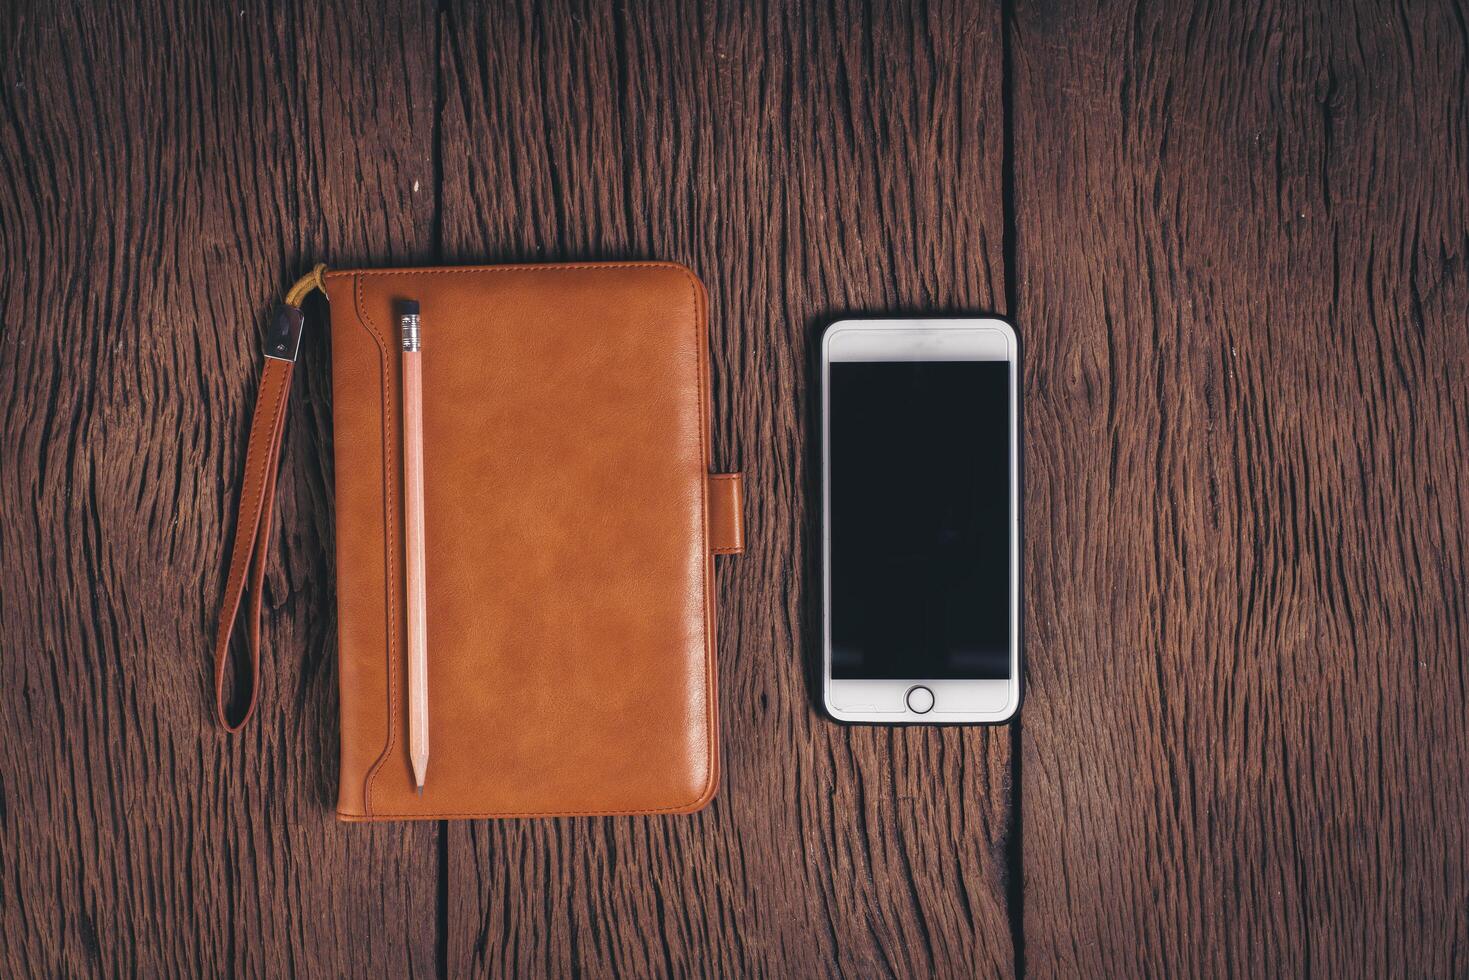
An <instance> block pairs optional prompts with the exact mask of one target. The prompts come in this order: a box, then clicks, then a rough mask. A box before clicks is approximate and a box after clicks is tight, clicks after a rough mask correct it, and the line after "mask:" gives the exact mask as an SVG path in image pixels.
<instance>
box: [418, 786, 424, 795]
mask: <svg viewBox="0 0 1469 980" xmlns="http://www.w3.org/2000/svg"><path fill="white" fill-rule="evenodd" d="M418 795H419V796H422V795H423V783H419V784H418Z"/></svg>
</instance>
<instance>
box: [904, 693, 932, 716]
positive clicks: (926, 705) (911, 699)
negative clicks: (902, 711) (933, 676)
mask: <svg viewBox="0 0 1469 980" xmlns="http://www.w3.org/2000/svg"><path fill="white" fill-rule="evenodd" d="M908 710H909V711H911V712H913V713H914V714H915V715H926V714H928V713H929V712H930V711H932V710H933V692H932V691H930V690H929V689H928V688H926V687H915V688H913V689H912V690H910V691H909V692H908Z"/></svg>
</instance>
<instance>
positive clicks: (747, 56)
mask: <svg viewBox="0 0 1469 980" xmlns="http://www.w3.org/2000/svg"><path fill="white" fill-rule="evenodd" d="M444 30H445V43H444V45H443V51H444V60H443V63H442V72H443V76H444V85H443V93H444V112H443V120H442V147H443V149H442V176H443V185H442V222H441V228H442V235H443V238H442V245H443V251H442V257H443V258H444V259H445V260H446V261H481V260H484V259H494V260H539V259H560V260H567V259H583V258H640V257H649V258H659V259H672V260H676V261H681V262H684V263H687V264H688V265H689V266H691V267H692V268H693V269H694V270H695V271H696V272H698V274H699V275H700V276H701V277H702V278H703V279H704V281H705V283H706V285H707V286H708V288H709V293H710V307H711V319H712V322H711V346H712V356H713V362H714V372H713V377H714V403H715V423H714V430H715V447H714V457H715V459H714V462H715V465H716V467H717V468H742V469H743V470H744V471H745V474H746V481H747V483H746V487H747V498H748V505H747V510H746V520H747V522H748V529H749V534H748V542H747V550H746V553H745V554H744V556H743V557H741V558H738V559H735V560H732V561H728V562H725V561H721V562H720V563H719V569H718V576H719V585H720V589H719V600H720V610H719V643H720V650H719V667H720V675H719V680H720V712H721V725H722V733H723V734H722V738H723V766H724V775H723V782H722V786H721V790H720V795H719V797H718V798H717V799H716V800H715V802H714V804H713V805H712V806H711V808H710V809H709V810H708V811H706V812H705V813H703V814H701V815H698V816H695V817H693V818H661V819H617V820H559V821H549V822H523V821H521V822H504V823H474V824H454V825H451V826H450V827H449V839H448V861H447V889H448V910H447V921H448V928H449V932H448V936H447V959H448V969H449V973H450V974H451V975H510V976H514V975H520V976H530V975H545V976H564V975H572V974H576V973H586V974H590V975H594V976H605V975H613V974H617V973H622V974H626V975H632V976H660V975H674V976H682V975H690V974H693V975H716V976H721V975H722V976H741V975H766V976H791V977H794V976H801V977H809V976H822V975H846V976H863V977H867V976H883V975H901V976H929V975H984V976H1002V975H1009V974H1010V973H1011V972H1012V970H1013V966H1014V957H1013V951H1012V946H1011V931H1010V930H1011V926H1010V919H1009V909H1008V902H1007V859H1008V855H1007V847H1008V844H1009V830H1010V792H1009V770H1008V761H1009V748H1010V735H1009V733H1008V732H1006V731H1004V730H1000V731H987V730H984V729H967V730H961V729H948V730H939V729H924V728H914V729H883V728H860V727H853V728H847V727H842V726H839V725H836V724H834V723H831V722H828V721H826V720H824V719H823V718H822V717H821V716H820V715H819V713H818V712H817V711H816V710H815V709H814V708H813V705H812V691H811V689H810V687H809V684H808V671H807V667H808V664H809V662H810V658H811V657H812V656H813V655H814V654H815V652H816V648H815V646H814V644H815V642H816V632H815V630H816V626H817V623H818V619H817V617H816V615H815V614H814V612H813V606H812V602H813V600H814V599H815V596H814V595H813V594H812V585H811V583H812V582H813V581H814V579H813V578H812V575H811V571H812V570H811V568H810V563H811V557H812V555H811V541H812V533H813V530H814V527H815V525H814V523H813V520H812V513H811V511H810V509H809V507H808V496H809V494H810V493H811V492H812V489H813V486H812V470H811V463H812V459H811V456H810V452H809V450H810V440H809V427H808V424H809V422H808V418H807V416H806V411H805V410H806V407H807V406H808V405H809V403H810V397H811V391H812V390H813V385H812V380H811V373H810V355H811V351H812V344H813V342H814V340H815V338H816V335H817V332H818V331H819V330H820V329H821V328H822V327H823V326H824V325H825V323H827V322H829V321H830V320H831V319H835V318H837V317H839V316H840V315H842V314H845V313H850V312H860V311H881V310H892V309H899V308H909V309H934V308H943V309H966V310H987V309H995V308H997V307H999V306H1000V305H1001V304H1002V302H1003V279H1002V274H1001V263H1002V256H1001V242H1002V239H1003V230H1002V228H1003V207H1002V202H1001V195H1000V190H1001V185H1000V177H1001V171H1002V167H1001V151H1002V148H1003V140H1002V131H1003V130H1002V121H1003V120H1002V115H1001V100H1000V95H1001V84H1000V69H1001V44H1000V40H1001V39H1000V35H999V10H998V7H995V6H984V5H980V6H975V7H966V6H964V5H961V4H949V3H938V4H933V5H931V6H929V7H926V8H920V7H911V8H910V7H909V6H908V5H893V4H887V3H878V4H872V5H864V4H858V3H843V2H839V3H835V4H831V5H820V6H819V7H818V6H816V5H811V6H801V5H789V4H781V3H774V4H770V5H760V4H754V5H752V4H727V5H702V6H700V5H684V4H663V3H655V4H607V3H600V2H592V3H585V4H552V5H544V4H534V3H529V2H527V3H523V4H520V5H501V6H496V7H492V8H484V7H481V6H479V5H470V4H465V5H451V7H450V10H449V13H448V16H447V19H446V21H445V27H444Z"/></svg>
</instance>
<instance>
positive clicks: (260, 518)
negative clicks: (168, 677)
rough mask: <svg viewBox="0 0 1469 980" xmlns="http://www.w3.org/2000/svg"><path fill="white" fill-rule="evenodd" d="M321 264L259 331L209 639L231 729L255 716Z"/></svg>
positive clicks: (219, 703)
mask: <svg viewBox="0 0 1469 980" xmlns="http://www.w3.org/2000/svg"><path fill="white" fill-rule="evenodd" d="M325 272H326V266H324V265H318V266H317V267H316V268H315V269H312V270H311V272H310V273H308V274H307V275H306V276H304V277H303V278H302V279H301V280H300V281H298V282H297V283H296V285H294V286H292V287H291V290H290V292H288V293H287V294H286V300H285V303H284V305H282V306H281V308H280V309H279V310H277V311H276V314H275V318H274V320H273V321H272V323H271V327H270V330H269V331H268V332H267V333H266V336H265V370H264V371H262V372H261V375H260V389H259V393H258V394H257V396H256V400H255V416H254V418H253V419H252V420H251V422H250V440H249V442H248V443H247V444H246V449H245V478H244V479H245V482H244V485H243V487H242V488H241V490H240V507H239V515H238V517H237V518H236V520H235V540H234V544H233V546H232V547H231V549H230V565H229V575H228V577H227V578H226V579H225V585H224V595H223V597H222V599H221V600H220V606H219V630H218V632H217V633H216V634H215V638H214V711H215V717H216V718H217V719H218V720H219V724H220V727H222V728H223V729H224V730H225V731H227V732H238V731H239V730H240V729H241V728H243V727H245V723H246V722H247V721H249V720H250V716H251V715H253V714H254V713H255V701H256V696H257V694H258V692H259V688H260V599H261V591H262V585H263V583H264V581H265V558H266V551H267V549H266V543H267V541H268V540H269V538H270V526H271V515H272V512H273V511H274V509H275V478H276V471H277V470H278V469H279V468H280V448H281V435H282V433H283V431H284V429H285V421H286V403H287V402H288V401H289V400H290V397H291V374H292V372H293V371H294V370H295V368H296V353H297V351H298V350H299V349H300V344H301V328H302V326H303V325H304V323H305V318H304V317H303V316H302V315H301V302H302V300H304V299H305V298H306V297H307V295H309V294H310V293H311V291H312V290H313V289H322V290H323V291H324V287H323V284H322V278H321V277H322V274H323V273H325ZM247 584H248V585H249V588H250V599H249V610H248V613H247V618H246V625H247V635H248V639H249V648H250V675H249V676H250V700H249V703H248V704H247V705H246V707H245V713H244V714H243V715H242V716H241V717H240V719H239V720H238V721H236V722H233V723H232V722H231V721H230V720H229V717H228V716H227V714H226V712H225V703H224V679H225V674H226V673H227V672H228V670H229V660H230V657H229V653H230V635H231V634H232V633H233V632H234V626H235V620H236V618H237V617H238V616H239V613H240V604H241V601H242V600H243V599H244V594H245V587H246V585H247Z"/></svg>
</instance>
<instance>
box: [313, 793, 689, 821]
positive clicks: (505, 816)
mask: <svg viewBox="0 0 1469 980" xmlns="http://www.w3.org/2000/svg"><path fill="white" fill-rule="evenodd" d="M699 799H700V797H697V796H696V797H694V799H692V800H690V801H689V802H687V803H683V804H680V805H678V806H660V807H650V808H648V809H645V810H523V811H516V810H493V811H484V812H476V813H441V812H439V811H437V810H435V811H432V812H429V813H348V812H347V811H345V810H338V811H337V816H339V817H346V818H347V819H349V820H352V821H356V822H363V823H365V822H368V821H369V820H379V819H381V820H397V819H403V818H407V819H412V820H511V819H515V818H517V817H648V816H654V815H656V814H659V813H679V812H683V811H687V810H688V808H689V807H691V806H693V805H694V804H695V803H696V802H698V801H699Z"/></svg>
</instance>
